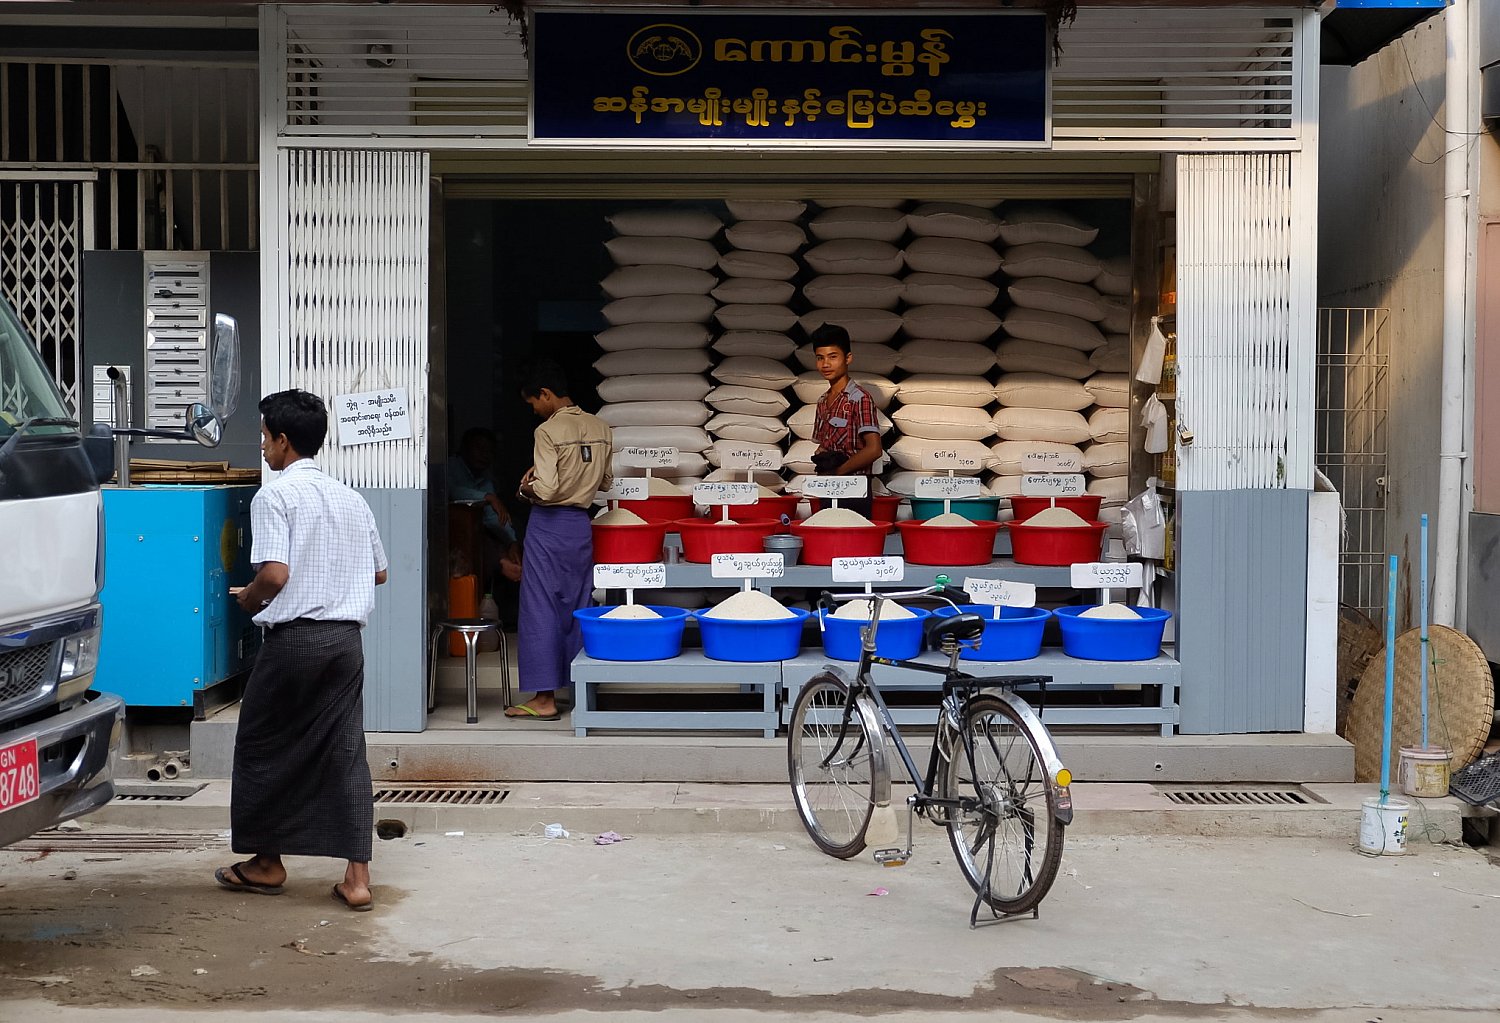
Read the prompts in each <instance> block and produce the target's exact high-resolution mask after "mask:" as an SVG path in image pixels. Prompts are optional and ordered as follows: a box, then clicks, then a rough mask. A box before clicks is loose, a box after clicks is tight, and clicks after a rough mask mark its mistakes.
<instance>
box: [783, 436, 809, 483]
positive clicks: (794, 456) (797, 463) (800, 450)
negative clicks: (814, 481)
mask: <svg viewBox="0 0 1500 1023" xmlns="http://www.w3.org/2000/svg"><path fill="white" fill-rule="evenodd" d="M817 451H818V445H817V444H815V443H814V442H812V441H810V440H796V441H792V445H791V447H789V448H787V451H786V456H785V457H784V458H783V459H782V462H781V464H782V467H783V468H785V469H786V470H787V472H793V473H796V474H797V475H799V476H811V475H812V474H813V473H814V472H815V471H816V468H815V466H814V465H813V455H815V454H817Z"/></svg>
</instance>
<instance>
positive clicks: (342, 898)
mask: <svg viewBox="0 0 1500 1023" xmlns="http://www.w3.org/2000/svg"><path fill="white" fill-rule="evenodd" d="M333 897H334V899H335V900H337V901H338V902H342V903H343V904H344V905H346V906H348V907H349V908H350V909H352V910H354V912H356V913H368V912H369V911H370V910H372V909H374V908H375V900H374V899H371V900H370V901H369V902H365V903H361V904H360V905H358V906H356V905H355V904H354V903H352V902H350V901H349V897H348V896H346V895H345V894H344V893H343V892H341V891H339V886H338V885H334V886H333Z"/></svg>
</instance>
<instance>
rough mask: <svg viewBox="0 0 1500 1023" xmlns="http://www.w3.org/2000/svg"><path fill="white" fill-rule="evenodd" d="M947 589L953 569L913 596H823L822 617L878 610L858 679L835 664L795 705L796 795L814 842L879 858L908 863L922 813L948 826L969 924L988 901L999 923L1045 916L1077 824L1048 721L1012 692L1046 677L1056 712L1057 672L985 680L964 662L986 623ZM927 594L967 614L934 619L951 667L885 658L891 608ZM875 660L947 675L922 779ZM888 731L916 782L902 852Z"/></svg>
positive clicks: (865, 634) (931, 631)
mask: <svg viewBox="0 0 1500 1023" xmlns="http://www.w3.org/2000/svg"><path fill="white" fill-rule="evenodd" d="M950 595H953V596H959V597H961V598H962V597H963V596H964V594H963V593H962V591H961V590H956V589H954V588H952V587H950V586H949V585H948V580H947V577H946V576H938V577H937V581H936V583H934V585H932V586H929V587H927V588H925V589H921V590H911V591H907V592H902V593H890V594H880V593H869V592H861V593H847V594H837V595H834V594H829V593H827V592H826V591H825V592H824V593H823V594H822V597H821V600H820V604H821V606H822V607H823V608H824V609H825V611H826V610H829V609H831V608H832V606H833V604H834V602H835V601H844V600H870V601H872V602H873V603H872V607H871V611H872V613H871V617H870V623H869V625H867V626H866V627H865V628H864V629H863V630H861V633H860V637H861V642H860V657H859V665H858V669H857V671H856V673H855V677H854V681H853V682H852V683H851V682H850V681H849V680H848V679H847V678H846V677H845V675H844V673H843V672H842V671H841V670H840V669H838V668H835V667H833V666H831V665H830V666H828V667H825V668H824V669H823V671H821V672H820V673H818V674H817V675H814V676H813V677H812V678H810V679H808V681H807V682H806V683H805V684H804V685H803V687H802V691H801V692H800V693H799V694H798V696H797V701H796V703H795V704H794V705H793V708H792V716H791V725H790V728H789V730H788V736H787V769H788V773H789V775H790V779H791V786H792V794H793V798H794V799H795V802H796V805H797V813H798V815H799V816H800V817H801V818H802V824H803V826H804V827H806V828H807V832H808V834H809V835H810V836H812V840H813V842H814V843H816V844H817V846H818V848H820V849H822V850H823V851H824V852H825V853H827V854H829V855H830V856H835V857H838V858H840V859H849V858H850V857H853V856H857V855H859V854H860V853H861V852H863V851H864V850H865V848H866V847H867V845H868V844H870V843H871V842H873V843H875V844H877V849H876V851H875V854H874V856H875V860H876V862H878V863H880V864H882V865H884V866H888V867H896V866H902V865H904V864H905V863H906V862H907V861H908V860H909V859H910V858H911V853H912V847H913V845H914V844H915V836H914V834H913V832H914V824H915V816H917V815H920V816H921V817H923V818H924V819H926V820H930V821H931V822H932V823H934V824H936V825H938V826H940V827H946V828H947V829H948V839H949V842H950V844H951V845H952V846H953V853H954V856H955V857H956V858H957V859H958V865H959V870H960V871H961V872H962V873H963V875H964V879H965V880H966V881H967V882H968V883H969V885H970V887H972V888H973V889H974V893H975V898H974V907H973V910H972V911H971V912H970V914H969V926H970V927H977V926H978V925H979V912H980V909H981V907H983V906H988V907H989V909H990V912H991V915H992V917H993V918H994V919H1003V918H1006V917H1013V916H1016V915H1019V914H1024V913H1027V912H1029V913H1030V914H1031V915H1032V917H1033V918H1035V917H1037V916H1038V915H1039V914H1038V906H1039V905H1040V903H1041V901H1042V898H1043V897H1044V896H1045V895H1046V894H1047V891H1048V889H1049V888H1051V886H1052V882H1053V881H1054V880H1055V879H1056V877H1057V869H1058V864H1059V863H1060V862H1061V860H1062V849H1063V835H1064V832H1065V830H1066V828H1067V826H1068V825H1069V824H1070V823H1072V820H1073V799H1072V794H1071V791H1070V789H1069V786H1070V785H1071V783H1072V775H1071V773H1070V772H1069V771H1068V769H1067V768H1066V767H1064V766H1063V764H1062V761H1061V759H1060V758H1059V756H1058V754H1057V749H1056V746H1055V745H1054V744H1053V741H1052V737H1051V735H1050V734H1049V733H1048V732H1047V728H1046V726H1045V725H1043V724H1042V720H1041V717H1040V716H1039V715H1038V714H1037V712H1036V711H1035V710H1033V709H1032V707H1031V705H1030V704H1028V703H1027V702H1026V700H1025V699H1023V698H1022V697H1021V696H1019V695H1018V694H1017V693H1016V692H1015V689H1016V687H1018V686H1024V685H1036V686H1037V687H1038V688H1039V690H1040V693H1041V702H1042V705H1043V706H1045V701H1046V692H1047V684H1048V683H1049V682H1050V681H1051V677H1050V676H1045V675H1005V676H994V677H986V678H976V677H974V676H972V675H970V674H968V673H967V672H964V671H962V670H960V669H959V666H958V661H959V655H960V652H961V651H962V649H963V648H964V647H965V646H974V645H977V644H978V641H979V639H980V637H981V636H982V635H983V633H984V619H983V618H981V617H980V616H979V615H976V614H970V613H964V612H959V609H958V606H957V605H956V604H954V603H953V601H952V600H951V599H950ZM919 597H937V598H939V599H941V600H943V601H944V602H945V603H947V604H948V605H949V606H950V607H952V608H953V610H954V611H955V612H956V613H955V614H953V615H951V616H948V617H944V618H937V617H934V618H933V619H932V620H931V621H930V622H929V624H928V626H927V636H928V639H929V641H930V642H932V643H933V644H934V645H936V646H937V647H938V648H939V649H940V650H941V651H942V652H943V653H944V654H946V655H947V656H948V663H947V664H946V665H944V666H940V665H932V664H922V663H919V662H916V661H901V660H891V659H889V658H885V657H878V656H876V654H875V649H876V647H875V638H876V634H877V631H878V628H879V625H880V616H881V611H882V610H883V609H884V608H885V606H886V604H887V603H890V602H896V601H900V600H909V599H913V598H919ZM877 664H884V665H889V666H892V667H899V668H909V669H911V670H913V671H925V672H930V673H935V674H941V675H942V676H943V689H942V699H941V703H940V705H939V710H938V722H937V731H936V735H935V737H934V740H933V744H932V753H931V756H930V758H929V759H928V763H927V771H926V774H925V775H923V774H921V773H920V772H919V771H918V770H917V765H916V761H915V760H914V759H913V758H912V754H911V751H910V750H909V749H908V748H907V745H906V742H905V740H904V739H903V738H902V736H901V731H900V729H899V728H898V727H897V725H896V722H895V719H894V718H893V717H892V715H891V711H890V708H889V707H888V706H887V705H886V702H885V698H884V697H883V696H882V695H881V692H880V689H879V687H877V686H876V685H875V683H874V680H873V678H872V676H871V668H872V667H873V666H874V665H877ZM887 735H889V736H890V738H891V740H892V741H893V743H894V745H895V749H896V752H897V753H898V754H899V756H900V759H901V763H902V765H903V766H904V767H905V769H906V773H907V774H908V775H909V776H910V778H911V782H912V785H913V786H915V790H916V791H915V793H914V794H913V795H911V796H909V797H908V798H907V801H906V802H907V842H906V848H905V849H901V848H899V847H898V846H896V843H897V842H898V841H899V837H900V836H899V831H898V822H897V819H896V812H895V809H894V808H893V807H892V806H891V765H890V757H889V755H888V751H887V744H886V740H885V737H886V736H887ZM881 846H884V847H881ZM997 870H998V871H999V872H998V873H997Z"/></svg>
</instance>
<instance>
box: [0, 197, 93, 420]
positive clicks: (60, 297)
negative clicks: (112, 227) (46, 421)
mask: <svg viewBox="0 0 1500 1023" xmlns="http://www.w3.org/2000/svg"><path fill="white" fill-rule="evenodd" d="M92 191H93V188H92V185H91V184H85V183H84V182H82V181H77V180H74V181H59V180H56V179H48V178H47V177H46V176H44V175H38V174H32V173H24V174H23V173H15V172H12V173H9V174H7V173H6V172H5V171H3V170H0V295H4V296H5V298H6V299H8V300H9V301H10V304H11V306H12V307H13V308H14V309H15V310H16V313H17V315H19V316H20V317H21V322H22V323H23V324H25V325H26V330H27V331H28V332H29V333H30V334H31V337H32V339H33V341H34V342H35V344H36V345H37V347H38V349H40V351H41V354H42V359H43V360H44V361H45V362H46V364H47V369H48V370H50V371H51V373H52V379H53V380H55V381H56V382H57V387H58V390H60V391H61V392H62V394H63V398H64V400H66V401H67V403H68V408H69V409H71V410H72V411H73V412H77V411H78V407H79V406H78V398H79V380H78V364H79V343H80V338H81V336H82V322H83V303H82V301H81V296H80V291H79V269H80V267H81V266H82V260H83V250H84V249H85V248H87V247H88V240H87V238H86V233H87V231H88V225H89V205H90V199H91V198H92Z"/></svg>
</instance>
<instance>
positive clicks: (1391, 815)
mask: <svg viewBox="0 0 1500 1023" xmlns="http://www.w3.org/2000/svg"><path fill="white" fill-rule="evenodd" d="M1410 812H1411V806H1410V804H1408V803H1405V802H1403V801H1402V800H1399V799H1387V800H1386V801H1385V802H1384V803H1382V802H1381V801H1380V797H1379V796H1371V797H1370V798H1369V799H1366V800H1365V801H1364V803H1363V804H1362V805H1361V807H1360V815H1359V851H1360V852H1362V853H1364V854H1365V855H1367V856H1404V855H1406V822H1407V815H1408V814H1409V813H1410Z"/></svg>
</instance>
